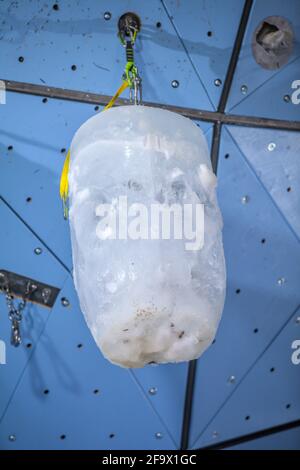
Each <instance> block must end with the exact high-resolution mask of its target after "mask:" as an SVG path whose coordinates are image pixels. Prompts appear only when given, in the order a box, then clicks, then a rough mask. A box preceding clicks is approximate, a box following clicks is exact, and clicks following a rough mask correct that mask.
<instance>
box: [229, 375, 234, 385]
mask: <svg viewBox="0 0 300 470" xmlns="http://www.w3.org/2000/svg"><path fill="white" fill-rule="evenodd" d="M228 382H229V383H230V384H234V383H235V376H234V375H231V376H230V377H229V378H228Z"/></svg>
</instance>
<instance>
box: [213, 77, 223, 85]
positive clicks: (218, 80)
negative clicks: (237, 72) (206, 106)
mask: <svg viewBox="0 0 300 470" xmlns="http://www.w3.org/2000/svg"><path fill="white" fill-rule="evenodd" d="M214 84H215V86H221V85H222V80H221V79H220V78H216V79H215V81H214Z"/></svg>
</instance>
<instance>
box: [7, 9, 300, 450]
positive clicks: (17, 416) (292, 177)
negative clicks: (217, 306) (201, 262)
mask: <svg viewBox="0 0 300 470" xmlns="http://www.w3.org/2000/svg"><path fill="white" fill-rule="evenodd" d="M243 7H244V1H243V0H228V1H226V2H224V1H222V0H210V1H208V0H187V1H177V0H162V1H160V0H151V1H143V2H141V1H140V0H131V1H130V0H115V1H114V2H109V1H108V0H100V1H98V2H95V1H93V0H69V1H62V0H60V1H57V2H56V3H54V2H48V1H47V0H41V1H39V0H33V1H30V0H24V1H8V0H4V1H2V2H1V3H0V14H1V16H0V18H1V19H0V25H1V26H0V52H1V54H0V57H1V61H0V79H4V80H15V81H23V82H28V83H33V84H38V85H45V86H55V87H61V88H66V89H73V90H81V91H87V92H94V93H103V94H108V95H112V94H113V93H114V92H115V91H116V89H117V88H118V86H119V84H120V80H121V75H122V70H123V65H124V50H123V49H122V47H121V45H120V42H119V40H118V38H117V37H116V32H117V22H118V19H119V17H120V16H121V15H122V14H123V13H124V12H126V11H133V12H135V13H137V14H138V15H139V17H140V18H141V22H142V31H141V34H140V35H139V37H138V40H137V46H136V50H137V52H136V59H137V62H138V65H139V67H140V70H141V74H142V78H143V98H144V100H145V101H152V102H157V103H164V104H172V105H178V106H184V107H193V108H199V109H205V110H209V111H215V110H216V109H217V107H218V103H219V99H220V96H221V93H222V88H223V84H224V81H225V77H226V72H227V69H228V65H229V61H230V57H231V53H232V48H233V45H234V42H235V38H236V34H237V30H238V27H239V24H240V20H241V14H242V11H243ZM108 12H109V15H108V14H105V13H108ZM271 15H278V16H284V17H285V18H286V19H288V20H289V22H290V23H291V25H292V27H293V30H294V34H295V44H294V50H293V53H292V55H291V57H290V58H289V61H288V63H287V64H286V65H285V66H284V67H283V68H281V69H279V70H276V71H268V70H264V69H262V68H261V67H260V66H258V65H257V63H256V62H255V60H254V59H253V56H252V52H251V40H252V34H253V31H254V30H255V28H256V27H257V25H258V24H259V23H260V22H261V21H262V20H263V19H264V18H266V17H268V16H271ZM299 65H300V2H299V1H298V0H285V1H282V0H256V1H254V3H253V7H252V10H251V14H250V19H249V22H248V26H247V30H246V34H245V37H244V41H243V44H242V49H241V53H240V56H239V61H238V64H237V68H236V71H235V75H234V78H233V84H232V88H231V91H230V95H229V99H228V102H227V109H226V111H227V112H231V113H234V114H238V115H250V116H261V117H269V118H277V119H286V120H289V119H291V120H300V105H296V104H293V102H292V101H291V100H290V99H288V98H289V96H290V95H291V93H292V89H291V83H292V82H293V81H294V80H297V79H298V80H300V67H299ZM173 80H177V81H178V82H179V86H178V87H177V88H173V87H172V85H171V84H172V81H173ZM100 111H101V107H100V109H99V107H97V106H96V107H95V105H87V104H81V103H74V102H70V101H60V100H56V99H50V98H47V99H46V98H43V97H37V96H30V95H22V94H18V93H11V92H8V93H7V94H6V104H1V105H0V224H1V225H0V226H1V230H0V268H3V269H6V270H9V271H14V272H17V273H20V274H23V275H25V276H28V277H31V278H33V279H37V280H39V281H41V282H44V283H47V284H51V285H54V286H57V287H58V288H59V289H61V291H60V294H59V297H58V299H57V301H56V303H55V305H54V307H53V308H52V309H51V310H49V309H46V308H43V307H40V306H37V305H33V304H32V305H30V306H29V307H28V308H27V310H26V311H25V313H24V320H23V329H22V336H23V343H22V346H20V348H17V349H16V348H13V347H12V346H10V344H9V336H10V323H9V320H8V316H7V309H6V305H5V299H4V296H3V295H0V339H1V340H2V341H5V343H6V345H7V348H6V356H7V357H6V365H2V364H0V448H1V449H139V448H144V449H176V448H179V446H180V438H181V424H182V416H183V405H184V397H185V388H186V379H187V370H188V367H187V364H178V365H163V366H156V367H151V366H148V367H146V368H144V369H141V370H129V371H127V370H124V369H121V368H118V367H116V366H113V365H111V364H110V363H108V362H107V361H106V360H104V359H103V357H102V355H101V353H100V352H99V350H98V349H97V347H96V346H95V344H94V342H93V340H92V337H91V335H90V333H89V330H88V328H87V326H86V325H85V322H84V319H83V316H82V314H81V312H80V309H79V306H78V300H77V296H76V293H75V290H74V286H73V282H72V277H71V271H72V259H71V251H70V234H69V227H68V223H67V222H66V221H65V220H64V219H63V216H62V207H61V202H60V200H59V196H58V188H59V177H60V172H61V169H62V165H63V161H64V158H65V152H66V149H67V148H68V146H69V143H70V141H71V139H72V136H73V134H74V132H75V131H76V129H77V128H78V127H79V126H80V125H81V124H82V123H83V122H84V121H85V120H86V119H88V118H89V117H90V116H92V115H94V114H95V113H96V112H100ZM197 124H198V125H199V126H200V127H201V128H202V129H203V131H204V132H205V133H206V135H207V138H208V141H209V143H210V142H211V135H212V125H211V124H210V123H203V122H200V121H199V122H197ZM299 153H300V135H299V133H295V132H288V131H279V130H278V131H277V130H265V129H254V128H253V129H252V128H245V127H244V128H242V127H237V126H223V128H222V135H221V146H220V157H219V166H218V195H219V202H220V205H221V209H222V213H223V218H224V247H225V255H226V263H227V270H228V283H227V297H226V304H225V308H224V314H223V319H222V322H221V324H220V328H219V331H218V334H217V337H216V341H215V342H214V344H213V345H212V346H211V347H210V349H209V350H208V351H207V352H206V353H205V354H204V355H203V357H201V358H200V359H199V360H198V364H197V374H196V382H195V394H194V401H193V408H192V420H191V430H190V442H189V447H190V448H198V447H205V446H209V445H213V444H217V443H218V442H222V441H226V440H230V439H234V438H238V437H239V436H245V435H247V434H250V433H256V432H259V431H261V430H264V429H267V428H271V427H274V426H278V425H282V424H285V423H289V422H292V421H295V420H298V419H300V398H299V387H300V365H298V366H297V365H294V364H293V363H292V361H291V356H292V352H293V350H292V348H291V345H292V343H293V341H294V340H296V339H299V340H300V310H299V304H300V291H299V281H300V250H299V236H300V215H299V214H300V165H299ZM36 248H40V249H41V250H40V254H39V255H37V254H36V252H35V249H36ZM62 298H67V299H68V301H69V305H68V306H65V305H64V303H62V302H61V299H62ZM232 448H243V449H246V448H247V449H249V448H250V449H251V448H252V449H255V448H257V449H261V448H269V449H275V448H284V449H287V448H293V449H300V428H299V427H298V428H295V429H291V430H286V431H282V432H279V433H276V434H273V435H270V436H268V437H264V438H257V439H252V440H251V441H249V442H248V443H247V442H244V443H242V444H240V445H238V446H235V447H232Z"/></svg>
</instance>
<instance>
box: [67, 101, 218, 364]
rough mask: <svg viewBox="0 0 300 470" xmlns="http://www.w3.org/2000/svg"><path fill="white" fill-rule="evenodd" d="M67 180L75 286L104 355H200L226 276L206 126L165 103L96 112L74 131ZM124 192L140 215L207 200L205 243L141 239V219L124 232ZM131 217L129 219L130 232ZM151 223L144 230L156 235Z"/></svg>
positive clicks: (115, 358) (118, 359)
mask: <svg viewBox="0 0 300 470" xmlns="http://www.w3.org/2000/svg"><path fill="white" fill-rule="evenodd" d="M69 184H70V227H71V236H72V252H73V263H74V281H75V287H76V290H77V293H78V296H79V300H80V305H81V309H82V311H83V314H84V316H85V318H86V321H87V324H88V326H89V328H90V330H91V332H92V334H93V336H94V339H95V341H96V343H97V345H98V346H99V348H100V349H101V351H102V352H103V354H104V355H105V356H106V357H107V358H108V359H109V360H110V361H111V362H113V363H115V364H119V365H121V366H123V367H142V366H144V365H146V364H149V363H161V362H178V361H187V360H191V359H195V358H197V357H199V356H200V355H201V354H202V352H203V351H204V350H205V349H206V348H207V347H208V346H209V344H210V343H211V342H212V340H213V338H214V336H215V333H216V329H217V327H218V323H219V320H220V316H221V312H222V309H223V304H224V296H225V276H226V275H225V263H224V255H223V245H222V218H221V214H220V211H219V208H218V204H217V199H216V194H215V187H216V177H215V175H214V174H213V172H212V169H211V163H210V159H209V154H208V149H207V144H206V140H205V137H204V135H203V133H202V131H201V130H200V129H199V128H198V127H197V126H196V125H195V124H194V123H193V122H192V121H191V120H189V119H186V118H184V117H182V116H179V115H177V114H175V113H171V112H169V111H166V110H162V109H156V108H155V109H154V108H149V107H144V106H123V107H117V108H113V109H110V110H108V111H105V112H104V113H99V114H97V115H95V116H94V117H92V118H91V119H89V120H88V121H87V122H85V123H84V124H83V125H82V126H81V128H80V129H79V130H78V131H77V133H76V134H75V137H74V139H73V142H72V146H71V164H70V174H69ZM122 197H123V198H124V197H126V198H127V202H128V206H131V208H130V211H131V212H130V211H129V212H128V217H129V215H130V214H131V216H132V214H133V213H134V212H136V211H137V208H140V213H139V214H140V217H141V214H144V215H145V213H147V214H150V213H151V208H152V207H153V206H155V205H156V206H159V207H167V208H168V207H171V205H172V204H174V206H175V205H177V206H178V207H179V210H183V209H184V207H185V205H188V204H190V207H192V208H195V207H196V206H197V204H204V219H203V220H202V219H201V220H202V221H201V223H200V226H198V225H197V231H196V232H197V234H198V232H200V231H201V230H202V229H203V227H204V245H203V247H202V248H201V249H199V250H197V251H195V250H194V251H193V250H187V249H186V240H185V239H183V238H182V239H180V238H179V239H175V238H170V239H168V240H163V239H161V238H159V239H157V240H153V239H145V233H146V232H145V227H141V226H139V229H140V232H138V234H139V235H138V236H136V237H135V238H137V239H134V237H130V236H128V234H129V232H126V233H125V232H124V226H123V229H122V230H123V232H122V234H121V232H118V229H119V226H120V225H121V222H120V219H118V228H117V226H116V223H115V220H114V215H115V214H116V213H118V210H119V206H118V201H120V200H121V199H120V198H122ZM105 207H108V208H109V209H108V210H107V211H106V215H105V216H104V212H103V208H105ZM122 207H123V206H122ZM141 207H142V208H143V210H141ZM147 211H148V212H147ZM122 214H123V212H122ZM178 214H179V215H180V213H178ZM178 214H177V215H176V217H177V219H176V220H178V217H179V215H178ZM189 219H192V217H191V214H190V215H188V216H187V219H186V220H189ZM128 220H129V219H127V223H128ZM174 220H175V218H174ZM199 220H200V219H199ZM123 222H124V220H123ZM123 222H122V223H123ZM137 222H138V221H137V219H135V220H134V219H131V223H132V225H130V224H129V227H130V230H131V232H130V234H132V233H133V230H137V229H138V227H137V225H139V224H138V223H137ZM148 222H149V225H150V226H149V227H148V229H149V231H148V232H147V233H150V234H153V233H155V229H154V228H153V221H152V219H151V220H150V219H149V221H148ZM174 223H175V222H174ZM151 224H152V225H151ZM146 228H147V227H146ZM196 232H195V233H196ZM114 233H115V234H116V233H118V236H117V237H115V238H116V239H112V235H113V234H114ZM135 233H136V232H135Z"/></svg>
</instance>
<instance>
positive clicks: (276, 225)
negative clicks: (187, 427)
mask: <svg viewBox="0 0 300 470" xmlns="http://www.w3.org/2000/svg"><path fill="white" fill-rule="evenodd" d="M222 132H223V134H222V144H221V148H220V160H219V170H218V175H219V182H218V194H219V201H220V205H221V210H222V213H223V218H224V230H223V234H224V248H225V256H226V264H227V295H226V302H225V308H224V313H223V319H222V321H221V324H220V327H219V331H218V333H217V337H216V342H215V344H214V345H212V347H211V348H210V349H209V350H208V351H207V352H206V353H205V354H204V356H203V357H202V358H200V359H199V360H198V369H197V380H196V384H197V386H196V389H197V392H196V396H195V400H194V414H193V420H192V430H191V445H196V444H195V443H196V442H200V441H199V436H200V434H201V433H202V432H203V431H204V430H205V429H206V427H207V426H208V424H209V423H210V421H211V420H212V419H213V417H214V415H215V414H217V413H218V411H219V410H220V409H221V408H222V406H224V403H225V402H226V400H228V399H229V397H230V396H231V394H232V392H233V391H234V390H235V389H236V388H237V387H238V386H239V383H240V381H241V380H242V378H243V377H244V376H245V375H247V373H248V371H249V369H250V368H251V367H252V365H253V364H254V363H255V361H256V360H257V358H258V357H259V356H260V355H261V354H262V353H263V351H264V350H265V348H266V346H267V345H268V344H269V343H270V342H271V341H272V340H273V338H274V336H275V335H276V333H277V331H278V330H279V329H280V328H281V327H282V325H283V324H284V323H285V321H286V319H287V318H289V316H290V315H291V314H292V313H293V311H294V310H295V309H296V308H297V306H298V304H299V303H300V302H299V300H300V299H299V290H298V285H299V279H300V252H299V242H298V239H297V237H296V236H295V234H294V233H293V232H292V231H291V229H290V228H289V226H288V225H287V224H286V221H285V219H284V217H283V216H282V214H281V212H280V210H279V209H278V207H277V206H276V204H275V203H274V200H273V199H272V198H271V197H270V195H269V193H268V191H266V189H265V187H264V186H263V185H262V183H261V182H260V180H259V179H258V178H257V175H256V174H255V173H254V171H253V170H252V169H251V168H250V167H249V164H248V162H247V160H246V158H245V157H244V155H243V154H242V152H241V150H240V149H239V147H237V146H236V144H235V142H234V141H233V139H232V137H231V135H230V133H229V132H228V130H227V129H226V128H224V129H223V131H222ZM253 132H254V131H253ZM274 134H276V132H274ZM226 157H227V158H226ZM244 196H247V198H248V202H247V203H246V204H243V202H242V199H243V197H244ZM262 241H264V243H262ZM283 278H284V280H285V282H284V283H283V284H282V285H280V284H278V280H279V279H283ZM256 330H257V331H256ZM283 353H284V351H280V352H279V354H281V355H282V354H283ZM232 375H233V376H235V381H234V383H233V384H232V383H230V382H229V381H228V379H229V378H230V377H231V376H232ZM253 393H254V391H253V390H249V394H252V395H253ZM246 397H247V395H246ZM234 403H237V407H238V408H239V405H238V402H234ZM232 406H233V405H232ZM224 426H226V423H224ZM220 432H221V431H220Z"/></svg>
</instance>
